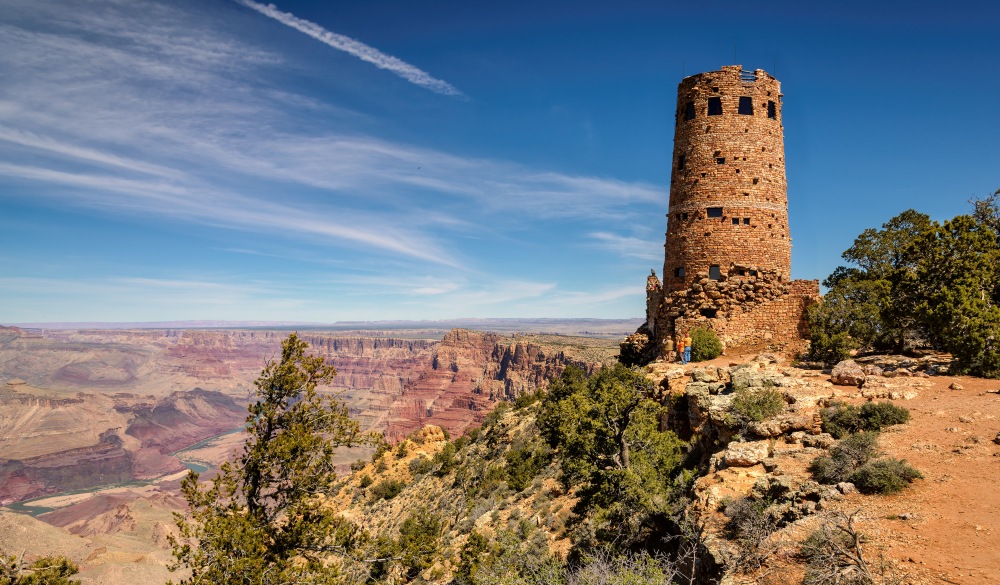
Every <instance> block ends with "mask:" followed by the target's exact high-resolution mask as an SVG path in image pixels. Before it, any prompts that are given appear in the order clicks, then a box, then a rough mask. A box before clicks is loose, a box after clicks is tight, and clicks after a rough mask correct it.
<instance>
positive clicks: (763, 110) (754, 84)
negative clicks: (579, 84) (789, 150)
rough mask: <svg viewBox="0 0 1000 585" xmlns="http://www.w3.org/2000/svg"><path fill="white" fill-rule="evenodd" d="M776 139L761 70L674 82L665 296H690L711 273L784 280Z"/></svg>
mask: <svg viewBox="0 0 1000 585" xmlns="http://www.w3.org/2000/svg"><path fill="white" fill-rule="evenodd" d="M783 136H784V130H783V127H782V124H781V84H780V83H779V82H778V81H777V80H776V79H775V78H774V77H772V76H770V75H768V74H767V73H766V72H764V71H763V70H762V69H758V70H756V71H753V72H748V71H743V69H742V67H741V66H739V65H734V66H728V67H723V68H722V70H720V71H712V72H708V73H701V74H698V75H693V76H691V77H687V78H685V79H684V80H683V81H682V82H681V83H680V85H679V86H678V90H677V124H676V128H675V131H674V156H673V164H672V173H671V180H670V205H669V213H668V214H667V218H668V219H667V234H666V244H665V254H664V264H663V289H664V290H665V291H681V290H686V289H688V288H689V287H690V286H691V285H692V284H693V283H694V282H695V281H696V280H697V278H699V277H698V274H700V273H702V272H705V273H707V272H708V271H709V269H710V267H711V266H718V267H720V268H721V269H722V270H725V269H726V268H727V267H729V266H731V265H734V264H738V265H744V266H749V265H753V266H756V267H758V268H759V269H762V270H767V271H770V272H774V273H777V274H780V275H781V276H783V277H784V278H786V279H787V278H788V277H789V275H790V274H791V240H790V238H789V232H788V199H787V185H786V181H785V160H784V156H785V153H784V137H783ZM681 269H682V271H683V275H681Z"/></svg>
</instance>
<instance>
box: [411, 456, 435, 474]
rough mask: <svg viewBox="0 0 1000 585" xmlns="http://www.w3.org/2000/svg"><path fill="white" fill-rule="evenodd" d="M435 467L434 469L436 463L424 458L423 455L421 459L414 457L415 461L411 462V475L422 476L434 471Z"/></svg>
mask: <svg viewBox="0 0 1000 585" xmlns="http://www.w3.org/2000/svg"><path fill="white" fill-rule="evenodd" d="M433 467H434V462H433V461H431V459H430V458H429V457H424V456H423V455H421V456H420V457H414V458H413V460H412V461H410V473H411V474H412V475H421V474H424V473H427V472H428V471H430V470H431V469H433Z"/></svg>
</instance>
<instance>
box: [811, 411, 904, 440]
mask: <svg viewBox="0 0 1000 585" xmlns="http://www.w3.org/2000/svg"><path fill="white" fill-rule="evenodd" d="M820 416H821V417H823V430H824V431H826V432H828V433H830V434H831V435H833V436H834V437H836V438H838V439H840V438H843V437H846V436H847V435H850V434H853V433H858V432H863V431H879V430H881V429H882V428H883V427H887V426H891V425H898V424H902V423H905V422H907V421H908V420H910V411H908V410H906V409H905V408H902V407H900V406H896V405H895V404H892V403H889V402H866V403H865V404H864V405H862V406H860V407H858V406H852V405H847V404H844V403H842V402H839V403H835V404H833V405H832V406H830V407H829V408H824V409H823V410H822V411H820Z"/></svg>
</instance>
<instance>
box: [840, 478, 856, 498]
mask: <svg viewBox="0 0 1000 585" xmlns="http://www.w3.org/2000/svg"><path fill="white" fill-rule="evenodd" d="M837 491H839V492H840V493H842V494H844V495H845V496H846V495H847V494H856V493H857V492H858V488H856V487H854V484H853V483H851V482H849V481H842V482H840V483H838V484H837Z"/></svg>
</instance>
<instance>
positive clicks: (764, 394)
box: [730, 387, 785, 422]
mask: <svg viewBox="0 0 1000 585" xmlns="http://www.w3.org/2000/svg"><path fill="white" fill-rule="evenodd" d="M730 407H731V408H732V410H733V413H735V414H736V415H737V416H739V417H740V419H741V420H743V421H746V422H760V421H762V420H767V419H769V418H771V417H773V416H777V415H778V414H780V413H781V411H782V410H783V409H784V408H785V396H784V394H782V393H781V392H780V391H778V390H777V389H775V388H774V387H766V388H743V389H740V390H737V391H736V392H734V393H733V401H732V403H731V404H730Z"/></svg>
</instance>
